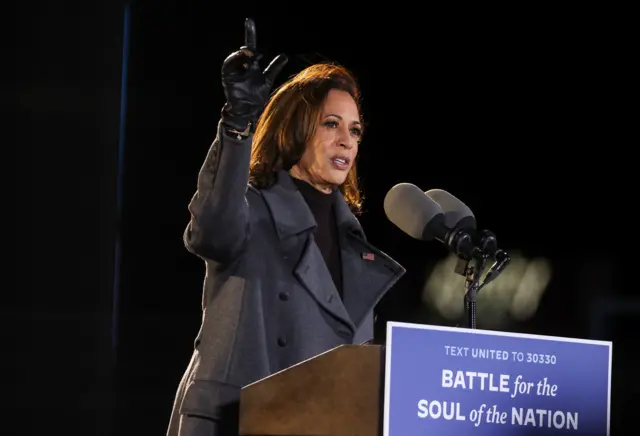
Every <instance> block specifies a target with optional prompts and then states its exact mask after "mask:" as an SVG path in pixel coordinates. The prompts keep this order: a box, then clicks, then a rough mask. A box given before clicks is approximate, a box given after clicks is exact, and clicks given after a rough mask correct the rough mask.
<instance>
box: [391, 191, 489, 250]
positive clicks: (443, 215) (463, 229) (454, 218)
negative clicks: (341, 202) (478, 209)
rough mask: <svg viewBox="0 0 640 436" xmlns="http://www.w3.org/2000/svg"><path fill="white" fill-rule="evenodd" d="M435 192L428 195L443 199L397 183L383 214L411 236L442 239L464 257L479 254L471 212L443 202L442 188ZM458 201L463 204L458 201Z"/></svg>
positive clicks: (447, 245) (422, 238) (451, 203)
mask: <svg viewBox="0 0 640 436" xmlns="http://www.w3.org/2000/svg"><path fill="white" fill-rule="evenodd" d="M438 191H439V192H435V191H434V192H431V194H432V195H433V197H435V198H437V199H439V200H443V203H442V204H439V203H438V202H436V201H435V200H434V198H432V196H431V195H427V194H425V192H423V191H422V190H421V189H420V188H418V187H417V186H416V185H413V184H411V183H398V184H397V185H395V186H394V187H392V188H391V189H390V190H389V192H387V195H386V196H385V198H384V211H385V214H386V215H387V218H388V219H389V221H391V222H392V223H393V224H395V225H396V226H397V227H398V228H399V229H400V230H402V231H403V232H405V233H406V234H407V235H409V236H411V237H413V238H414V239H418V240H421V241H432V240H436V241H438V242H441V243H442V244H444V245H445V247H447V249H448V250H450V251H451V252H453V253H454V254H455V255H456V256H458V257H460V258H462V259H465V260H470V259H472V258H474V257H475V258H478V257H482V256H483V253H482V250H480V248H478V247H477V246H476V245H475V244H474V241H473V239H474V238H473V236H472V232H473V230H474V229H475V217H474V216H473V213H471V210H470V209H469V208H468V207H466V206H464V208H461V207H458V204H457V203H456V202H453V201H449V202H447V201H445V199H446V198H447V196H446V195H444V194H443V193H444V192H445V191H441V190H438ZM449 195H450V194H449ZM454 198H455V197H454ZM457 202H458V203H460V204H463V203H462V202H460V201H459V200H457ZM443 205H444V209H443V207H442V206H443ZM463 205H464V204H463Z"/></svg>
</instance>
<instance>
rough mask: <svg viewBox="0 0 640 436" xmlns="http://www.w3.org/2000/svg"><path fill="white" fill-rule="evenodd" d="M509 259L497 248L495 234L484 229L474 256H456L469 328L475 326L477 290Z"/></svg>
mask: <svg viewBox="0 0 640 436" xmlns="http://www.w3.org/2000/svg"><path fill="white" fill-rule="evenodd" d="M491 259H492V260H494V264H493V265H492V266H491V268H490V269H489V271H488V272H487V275H486V276H485V278H484V280H483V281H482V282H480V279H481V277H482V274H483V273H484V270H485V269H486V266H487V263H488V261H489V260H491ZM510 261H511V258H510V257H509V255H508V254H507V252H506V251H504V250H501V249H498V246H497V242H496V237H495V235H494V234H493V233H492V232H490V231H488V230H484V231H483V232H482V233H481V236H480V243H479V244H478V249H477V251H476V252H474V256H472V257H465V256H458V264H457V265H456V268H455V272H456V273H458V274H460V275H462V276H463V277H465V288H466V292H465V295H464V306H465V312H466V315H467V325H468V327H469V328H471V329H475V328H476V298H477V296H478V292H480V289H482V288H483V287H484V286H485V285H487V284H489V283H490V282H491V281H493V280H495V278H496V277H498V275H500V273H501V272H502V271H504V269H505V267H506V266H507V265H508V264H509V262H510ZM472 262H473V264H472Z"/></svg>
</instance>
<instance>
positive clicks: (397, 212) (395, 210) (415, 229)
mask: <svg viewBox="0 0 640 436" xmlns="http://www.w3.org/2000/svg"><path fill="white" fill-rule="evenodd" d="M384 212H385V213H386V215H387V218H389V221H391V222H392V223H393V224H395V225H396V226H397V227H398V228H400V230H402V231H403V232H405V233H406V234H408V235H409V236H411V237H413V238H415V239H419V240H423V239H424V237H423V236H424V235H423V232H424V230H425V227H426V226H427V224H428V223H429V222H430V221H431V220H433V219H434V218H435V217H437V216H438V215H441V214H442V210H441V208H440V206H438V204H437V203H436V202H435V201H433V200H432V199H431V198H429V197H428V196H426V195H425V193H424V191H422V190H421V189H420V188H418V187H417V186H416V185H412V184H411V183H399V184H397V185H395V186H394V187H393V188H391V189H390V190H389V192H387V195H386V196H385V198H384Z"/></svg>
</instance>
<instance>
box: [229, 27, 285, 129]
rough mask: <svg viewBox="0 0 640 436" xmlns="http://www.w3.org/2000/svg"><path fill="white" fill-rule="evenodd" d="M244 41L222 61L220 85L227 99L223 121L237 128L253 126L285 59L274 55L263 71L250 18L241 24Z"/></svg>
mask: <svg viewBox="0 0 640 436" xmlns="http://www.w3.org/2000/svg"><path fill="white" fill-rule="evenodd" d="M244 38H245V45H244V46H243V47H240V50H238V51H236V52H234V53H232V54H231V55H229V57H227V58H226V59H225V60H224V62H223V64H222V86H223V88H224V93H225V96H226V99H227V101H226V103H225V105H224V107H223V108H222V122H223V124H225V125H226V126H228V127H230V128H232V129H233V130H235V131H237V132H243V133H245V134H248V132H249V131H254V130H255V125H256V121H257V119H258V117H259V116H260V113H261V112H262V110H263V109H264V106H265V105H266V103H267V100H268V99H269V96H270V94H271V88H272V86H273V82H274V80H275V78H276V76H277V75H278V73H279V72H280V71H281V70H282V67H284V65H285V64H286V63H287V61H288V58H287V56H285V55H278V56H276V57H275V58H274V59H273V60H272V61H271V63H270V64H269V66H268V67H267V68H265V70H264V71H262V70H261V68H260V64H259V61H260V59H261V57H262V56H261V55H260V54H258V52H257V50H256V25H255V23H254V22H253V20H252V19H251V18H247V19H246V21H245V24H244Z"/></svg>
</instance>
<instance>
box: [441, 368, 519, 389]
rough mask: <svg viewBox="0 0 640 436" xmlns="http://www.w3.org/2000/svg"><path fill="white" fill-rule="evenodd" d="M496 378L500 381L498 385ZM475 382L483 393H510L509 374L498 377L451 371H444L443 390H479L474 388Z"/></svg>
mask: <svg viewBox="0 0 640 436" xmlns="http://www.w3.org/2000/svg"><path fill="white" fill-rule="evenodd" d="M495 378H498V379H499V382H498V384H496V382H495V380H494V379H495ZM474 381H476V382H477V383H478V384H479V385H480V387H479V389H480V390H481V391H484V390H489V391H492V392H509V374H499V375H498V376H496V375H495V374H492V373H487V372H475V371H456V372H455V373H454V372H453V371H452V370H450V369H443V370H442V387H443V388H453V389H478V387H477V386H476V388H474ZM487 382H488V383H487Z"/></svg>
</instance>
